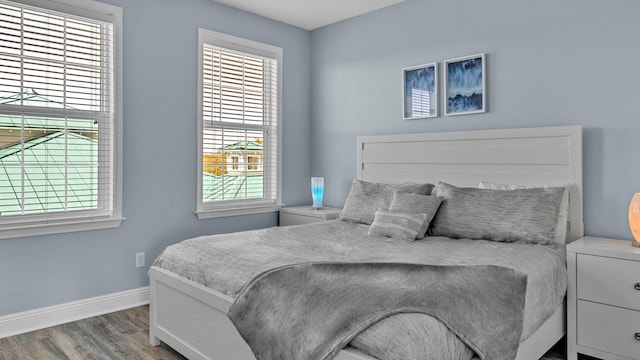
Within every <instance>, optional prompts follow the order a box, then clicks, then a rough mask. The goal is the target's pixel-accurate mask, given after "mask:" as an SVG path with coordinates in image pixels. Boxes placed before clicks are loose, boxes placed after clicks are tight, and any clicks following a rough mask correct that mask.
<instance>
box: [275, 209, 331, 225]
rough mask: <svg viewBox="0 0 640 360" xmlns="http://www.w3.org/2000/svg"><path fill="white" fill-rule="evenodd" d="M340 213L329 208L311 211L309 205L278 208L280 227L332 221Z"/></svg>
mask: <svg viewBox="0 0 640 360" xmlns="http://www.w3.org/2000/svg"><path fill="white" fill-rule="evenodd" d="M340 211H342V209H339V208H331V207H324V208H322V209H320V210H313V209H312V208H311V205H304V206H291V207H283V208H280V226H289V225H301V224H310V223H314V222H320V221H327V220H333V219H335V218H337V217H338V215H340Z"/></svg>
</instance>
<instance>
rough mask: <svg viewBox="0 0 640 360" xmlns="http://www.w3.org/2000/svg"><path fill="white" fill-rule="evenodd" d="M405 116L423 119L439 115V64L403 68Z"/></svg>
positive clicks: (409, 118)
mask: <svg viewBox="0 0 640 360" xmlns="http://www.w3.org/2000/svg"><path fill="white" fill-rule="evenodd" d="M402 78H403V88H402V89H403V90H402V95H403V96H402V98H403V110H404V115H403V118H404V119H405V120H412V119H423V118H430V117H436V116H438V64H437V63H432V64H426V65H418V66H414V67H410V68H406V69H402Z"/></svg>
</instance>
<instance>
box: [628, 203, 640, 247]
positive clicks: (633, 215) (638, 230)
mask: <svg viewBox="0 0 640 360" xmlns="http://www.w3.org/2000/svg"><path fill="white" fill-rule="evenodd" d="M629 228H630V229H631V233H632V234H633V239H634V240H633V242H632V243H631V245H633V246H635V247H640V193H635V194H634V195H633V198H631V204H629Z"/></svg>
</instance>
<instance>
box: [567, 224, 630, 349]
mask: <svg viewBox="0 0 640 360" xmlns="http://www.w3.org/2000/svg"><path fill="white" fill-rule="evenodd" d="M567 266H568V271H569V287H568V291H567V359H569V360H575V359H577V353H581V354H586V355H590V356H595V357H598V358H601V359H605V360H627V359H640V249H639V248H634V247H632V246H631V242H630V241H624V240H615V239H606V238H596V237H584V238H582V239H578V240H576V241H574V242H572V243H570V244H569V245H567Z"/></svg>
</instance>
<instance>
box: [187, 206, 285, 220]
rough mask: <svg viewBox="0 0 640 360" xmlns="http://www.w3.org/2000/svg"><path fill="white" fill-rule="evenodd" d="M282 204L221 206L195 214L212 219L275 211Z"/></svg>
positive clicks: (200, 217) (200, 218) (201, 217)
mask: <svg viewBox="0 0 640 360" xmlns="http://www.w3.org/2000/svg"><path fill="white" fill-rule="evenodd" d="M281 207H282V205H264V206H252V207H243V208H221V209H206V210H199V211H196V215H197V216H198V219H199V220H203V219H212V218H219V217H227V216H237V215H250V214H262V213H268V212H275V211H278V210H280V208H281Z"/></svg>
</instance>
